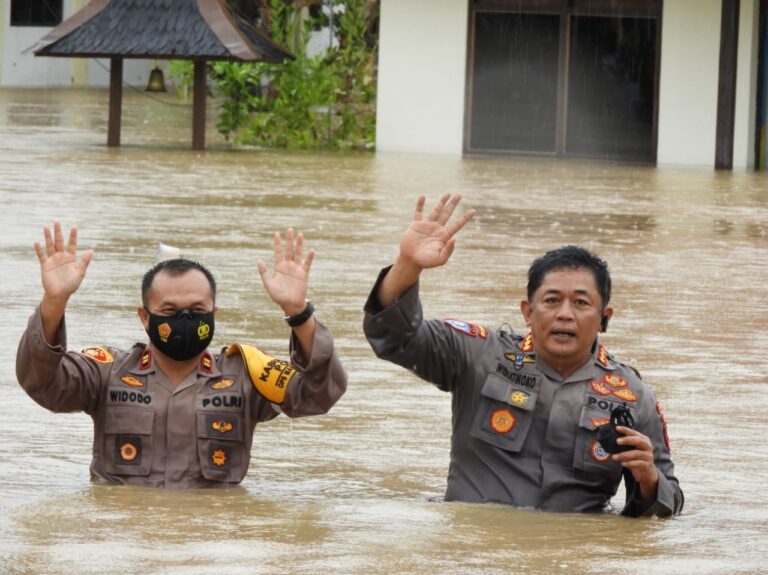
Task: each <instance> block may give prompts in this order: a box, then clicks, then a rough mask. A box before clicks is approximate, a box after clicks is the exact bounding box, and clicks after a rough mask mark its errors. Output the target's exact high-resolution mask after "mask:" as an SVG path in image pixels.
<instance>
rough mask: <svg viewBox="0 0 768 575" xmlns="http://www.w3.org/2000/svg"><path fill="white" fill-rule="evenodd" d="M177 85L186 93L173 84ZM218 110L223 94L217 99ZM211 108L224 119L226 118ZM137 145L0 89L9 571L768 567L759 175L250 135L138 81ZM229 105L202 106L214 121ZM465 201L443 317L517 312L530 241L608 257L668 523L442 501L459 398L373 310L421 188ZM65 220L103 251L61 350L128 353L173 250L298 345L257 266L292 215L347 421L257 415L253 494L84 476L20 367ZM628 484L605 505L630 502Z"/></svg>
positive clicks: (68, 418) (1, 534)
mask: <svg viewBox="0 0 768 575" xmlns="http://www.w3.org/2000/svg"><path fill="white" fill-rule="evenodd" d="M168 101H171V100H170V98H169V99H168ZM212 107H213V105H212ZM211 111H213V110H211ZM124 116H125V117H124V126H123V141H124V144H125V146H124V147H123V148H122V149H120V150H107V149H106V148H105V147H104V145H103V144H104V141H105V139H106V137H105V133H104V131H105V123H106V97H105V94H104V92H102V91H83V92H78V91H63V92H61V91H59V92H44V91H22V90H17V91H0V200H1V204H2V211H1V212H0V247H1V249H0V258H2V259H1V260H0V262H1V264H2V270H3V274H2V275H3V278H2V288H3V290H2V292H3V295H2V297H3V300H2V301H3V306H2V307H3V310H4V311H3V329H2V330H0V349H1V350H2V357H0V391H1V392H2V393H1V394H0V493H2V497H0V572H3V573H35V574H47V573H78V574H80V573H100V574H103V573H120V574H134V573H135V574H139V573H160V574H177V573H178V574H182V573H183V574H185V575H189V574H195V573H200V574H206V573H212V572H216V571H219V572H227V573H233V574H239V573H244V574H252V573H265V574H266V573H350V574H351V573H381V574H385V573H386V574H397V573H415V572H429V573H469V574H495V573H530V574H533V573H606V572H611V573H630V574H631V573H638V574H639V573H676V574H677V573H684V574H702V573H718V574H719V573H765V572H768V552H767V551H766V546H765V542H766V540H767V538H768V505H766V502H765V500H764V497H765V494H764V493H765V488H766V485H767V484H768V450H766V442H765V438H766V428H767V426H766V423H765V418H766V415H765V414H766V413H768V394H767V393H766V391H768V375H767V373H768V361H767V360H766V359H765V350H766V349H768V335H766V334H767V333H768V332H767V330H766V325H768V303H767V299H766V293H767V290H768V272H767V271H766V250H767V249H768V179H766V177H765V176H763V175H760V174H747V173H733V174H730V173H726V174H716V173H713V172H712V171H711V170H696V169H682V168H658V169H655V168H646V167H625V166H614V165H604V164H591V163H568V162H549V161H537V160H515V159H509V158H491V159H488V158H465V159H460V158H444V157H432V156H410V155H387V154H380V155H376V156H374V155H337V154H315V153H277V152H265V151H247V152H232V151H229V150H227V146H226V143H225V142H223V140H222V139H221V138H219V137H217V136H215V131H214V130H209V134H208V135H209V143H210V144H211V147H210V149H209V151H208V152H206V153H204V154H196V153H192V152H190V151H188V150H187V146H188V141H189V139H190V114H189V110H188V109H187V108H184V107H178V106H171V105H169V104H160V103H157V102H154V101H151V100H148V99H146V98H144V97H142V96H141V95H138V94H134V93H126V96H125V111H124ZM212 123H213V120H211V124H212ZM444 191H449V192H461V193H462V194H464V195H465V196H466V200H465V203H466V204H467V205H468V206H474V207H476V208H477V209H478V210H479V215H478V217H477V218H476V220H475V221H473V222H472V223H471V224H470V225H469V227H468V229H466V230H465V231H464V232H463V233H462V236H461V239H460V243H459V246H458V248H457V250H456V253H455V254H454V256H453V258H452V260H451V262H450V264H449V265H448V266H447V267H445V268H444V269H440V270H435V271H433V272H431V273H428V274H426V275H425V277H424V279H423V286H422V291H423V299H424V302H425V308H426V313H427V314H428V315H429V316H435V317H443V316H451V317H460V318H463V319H467V320H472V321H476V322H480V323H484V324H486V325H489V326H498V325H499V324H501V323H503V322H508V323H510V324H511V325H512V326H513V327H516V328H518V329H520V328H521V327H522V322H521V321H520V317H519V312H518V311H517V309H518V301H519V300H520V299H521V297H522V296H523V287H524V283H525V281H524V276H525V270H526V268H527V265H528V263H529V262H530V260H531V259H532V258H533V257H534V256H536V255H539V254H541V253H542V252H543V251H544V250H546V249H549V248H551V247H554V246H558V245H561V244H564V243H570V242H576V243H580V244H584V245H586V246H588V247H590V248H593V249H594V250H596V251H597V252H598V253H600V254H601V255H603V256H604V257H605V258H606V259H607V260H608V261H609V262H610V263H611V265H612V269H613V273H614V282H615V302H614V303H615V306H616V308H617V314H616V317H615V318H614V320H613V321H612V323H611V329H610V331H609V332H608V334H607V336H606V344H607V346H608V348H609V349H610V350H612V351H613V352H614V353H616V354H617V355H619V356H620V357H622V358H623V359H625V360H627V361H630V362H631V363H633V364H634V365H636V366H637V367H638V368H639V369H640V370H641V371H642V372H643V375H644V377H645V379H646V380H647V381H648V382H649V383H650V384H651V385H652V386H653V387H654V388H655V389H656V391H657V393H658V396H659V398H660V400H661V401H662V403H663V405H664V407H665V410H666V412H667V417H668V420H669V426H670V434H671V439H672V454H673V458H674V460H675V463H676V466H677V475H678V477H679V479H680V482H681V484H682V486H683V489H684V491H685V493H686V498H687V502H686V508H685V513H684V514H683V515H682V516H681V517H679V518H675V519H673V520H657V519H653V520H627V519H624V518H621V517H616V516H610V515H608V516H588V517H585V516H580V515H555V514H548V513H541V512H534V511H528V510H518V509H513V508H507V507H502V506H496V505H465V504H455V503H451V504H446V503H440V502H437V501H435V500H439V499H440V496H441V494H442V492H443V490H444V487H445V476H446V471H447V465H448V449H449V434H450V406H449V397H448V395H446V394H443V393H441V392H439V391H437V390H436V389H434V388H432V387H431V386H430V385H428V384H426V383H423V382H420V381H419V380H417V379H416V378H415V377H414V376H412V375H410V374H409V373H406V372H404V371H403V370H401V369H399V368H397V367H394V366H391V365H389V364H386V363H383V362H380V361H378V360H376V359H375V358H374V357H373V355H372V353H371V351H370V350H369V348H368V346H367V345H366V343H365V341H364V339H363V336H362V333H361V329H360V324H361V319H362V312H361V307H362V304H363V301H364V299H365V296H366V294H367V291H368V290H369V288H370V285H371V283H372V281H373V279H374V277H375V275H376V273H377V271H378V269H379V268H380V267H381V266H384V265H386V264H387V263H388V262H389V261H390V260H391V259H392V257H393V255H394V254H395V251H396V243H397V238H398V237H399V234H400V233H401V231H402V230H403V229H404V226H405V225H406V223H407V220H408V218H409V217H410V214H411V212H412V206H413V202H414V200H415V197H416V196H417V195H418V194H419V193H427V194H428V195H429V196H430V197H432V198H435V197H437V196H438V195H439V194H440V193H441V192H444ZM54 217H57V218H60V219H61V220H62V221H63V222H64V224H65V225H70V224H77V225H78V226H79V228H80V231H81V233H80V237H81V244H82V246H84V247H90V248H93V249H94V250H95V251H96V258H95V260H94V261H93V263H92V265H91V267H90V269H89V272H88V276H87V278H86V280H85V282H84V284H83V286H82V287H81V289H80V291H79V292H78V294H77V295H76V296H75V297H74V298H73V300H72V301H71V303H70V307H69V310H68V320H69V338H70V346H71V347H73V348H81V347H86V346H88V345H93V344H100V343H109V344H112V345H117V346H128V345H130V344H131V343H132V342H133V341H136V340H141V339H143V333H142V331H141V329H140V326H139V322H138V320H137V319H136V316H135V308H136V306H137V303H138V298H139V290H138V285H139V281H140V278H141V275H142V273H143V272H144V271H145V270H146V269H147V268H148V267H150V266H151V265H152V264H153V263H154V261H155V244H156V242H158V241H161V242H163V243H167V244H171V245H174V246H178V247H180V248H181V250H182V253H183V254H184V255H186V256H189V257H193V258H197V259H200V260H202V261H204V262H206V263H208V264H209V265H210V267H212V268H213V270H214V272H215V273H216V275H217V277H218V280H219V282H220V284H221V295H220V298H219V302H218V303H219V306H220V308H221V314H220V317H219V321H218V322H217V334H216V341H215V346H216V347H218V346H220V345H225V344H226V343H229V342H232V341H236V340H241V341H251V342H254V343H258V344H260V345H261V346H262V347H264V348H266V349H268V350H270V351H272V352H273V353H275V354H283V355H284V354H285V353H286V346H287V332H286V326H285V325H284V324H283V322H282V320H281V319H280V313H278V310H277V309H275V307H274V306H273V305H271V304H270V302H269V300H268V298H267V297H266V295H265V294H264V292H263V290H262V288H261V285H260V281H259V278H258V273H257V271H256V267H255V261H256V259H257V258H260V257H261V258H269V257H270V237H271V234H272V233H273V231H275V230H276V229H284V228H285V227H286V226H289V225H292V226H295V227H296V228H297V229H299V230H302V231H303V232H304V233H305V234H306V237H307V242H308V244H310V245H311V246H313V247H315V248H316V249H317V252H318V255H317V258H316V262H315V265H314V267H313V270H312V277H311V280H312V283H311V297H312V299H313V301H314V302H315V304H316V307H317V310H318V317H320V318H321V319H322V321H324V322H325V323H326V324H327V325H329V326H330V327H331V329H332V330H333V332H334V334H335V336H336V342H337V346H338V348H339V351H340V353H341V356H342V358H343V360H344V362H345V364H346V366H347V369H348V371H349V373H350V388H349V392H348V393H347V395H346V396H345V397H344V398H343V399H342V401H341V402H340V403H339V404H338V405H337V407H336V408H335V409H334V410H333V411H332V413H331V414H330V415H329V416H326V417H318V418H308V419H304V420H297V421H290V420H288V419H287V418H278V419H277V420H275V421H273V422H270V423H268V424H265V425H263V426H260V427H259V428H258V430H257V433H256V435H255V442H254V447H253V462H252V465H251V469H250V471H249V473H248V476H247V478H246V480H245V481H244V482H243V484H242V486H241V487H239V488H236V489H232V490H230V491H225V492H216V493H209V492H178V491H161V490H147V489H130V488H116V487H106V486H94V485H91V484H90V483H89V480H88V464H89V460H90V457H89V451H90V445H91V424H90V419H89V418H88V417H87V416H85V415H83V414H67V415H54V414H50V413H48V412H46V411H45V410H43V409H42V408H40V407H39V406H37V405H36V404H34V403H33V402H32V401H31V400H30V399H28V398H27V397H26V396H25V395H24V393H23V392H22V391H21V390H20V388H19V387H18V385H17V384H16V382H15V374H14V358H15V347H16V344H17V341H18V338H19V335H20V334H21V332H22V330H23V328H24V326H25V323H26V319H27V317H28V315H29V314H30V312H31V311H32V309H33V307H34V306H35V304H36V303H37V302H38V300H39V298H40V296H41V290H40V287H39V278H38V269H37V263H36V260H35V257H34V253H33V251H32V248H31V246H32V243H33V242H34V240H35V239H38V238H39V237H40V233H41V232H40V230H41V228H42V226H43V225H44V224H46V223H49V222H50V221H51V220H52V219H53V218H54ZM622 499H623V497H622V495H621V493H620V494H619V496H617V498H616V499H615V504H616V506H620V505H621V503H622Z"/></svg>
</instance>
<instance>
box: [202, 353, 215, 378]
mask: <svg viewBox="0 0 768 575" xmlns="http://www.w3.org/2000/svg"><path fill="white" fill-rule="evenodd" d="M200 369H201V370H202V371H204V372H205V373H211V372H212V371H213V359H212V358H211V354H210V353H208V352H207V351H206V352H205V353H204V354H203V356H202V357H201V358H200Z"/></svg>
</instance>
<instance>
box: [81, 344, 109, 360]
mask: <svg viewBox="0 0 768 575" xmlns="http://www.w3.org/2000/svg"><path fill="white" fill-rule="evenodd" d="M80 353H82V354H83V355H86V356H88V357H90V358H91V359H93V360H94V361H97V362H99V363H113V362H114V361H115V358H114V357H113V356H112V354H111V353H110V352H109V350H107V349H106V348H104V347H86V348H85V349H84V350H82V351H81V352H80Z"/></svg>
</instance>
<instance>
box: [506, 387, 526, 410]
mask: <svg viewBox="0 0 768 575" xmlns="http://www.w3.org/2000/svg"><path fill="white" fill-rule="evenodd" d="M530 398H531V394H530V393H528V392H526V391H520V390H515V391H513V392H512V393H511V394H510V396H509V403H511V404H512V405H517V406H519V407H527V406H528V400H529V399H530Z"/></svg>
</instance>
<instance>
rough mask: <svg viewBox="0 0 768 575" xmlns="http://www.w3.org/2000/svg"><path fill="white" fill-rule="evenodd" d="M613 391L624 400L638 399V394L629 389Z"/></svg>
mask: <svg viewBox="0 0 768 575" xmlns="http://www.w3.org/2000/svg"><path fill="white" fill-rule="evenodd" d="M612 393H613V395H615V396H616V397H618V398H619V399H623V400H624V401H637V396H636V395H635V394H634V393H632V392H631V391H629V390H628V389H616V390H614V391H613V392H612Z"/></svg>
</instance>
